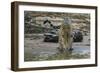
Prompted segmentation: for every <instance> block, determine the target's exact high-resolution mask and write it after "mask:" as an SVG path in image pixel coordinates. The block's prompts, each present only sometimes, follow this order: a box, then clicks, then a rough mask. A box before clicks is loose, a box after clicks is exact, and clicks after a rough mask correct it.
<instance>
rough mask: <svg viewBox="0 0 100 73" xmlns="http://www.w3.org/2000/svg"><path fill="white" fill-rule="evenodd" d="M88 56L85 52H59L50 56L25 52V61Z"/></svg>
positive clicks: (84, 57)
mask: <svg viewBox="0 0 100 73" xmlns="http://www.w3.org/2000/svg"><path fill="white" fill-rule="evenodd" d="M87 58H90V55H89V54H88V53H86V54H78V53H76V54H73V55H72V54H71V53H68V54H66V53H59V54H54V55H52V56H40V55H32V54H27V53H25V58H24V60H25V61H45V60H70V59H87Z"/></svg>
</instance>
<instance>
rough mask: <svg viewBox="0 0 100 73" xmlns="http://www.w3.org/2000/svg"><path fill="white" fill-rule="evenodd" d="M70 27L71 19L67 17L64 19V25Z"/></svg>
mask: <svg viewBox="0 0 100 73" xmlns="http://www.w3.org/2000/svg"><path fill="white" fill-rule="evenodd" d="M68 24H69V25H70V24H71V19H70V18H69V17H64V25H68Z"/></svg>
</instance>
